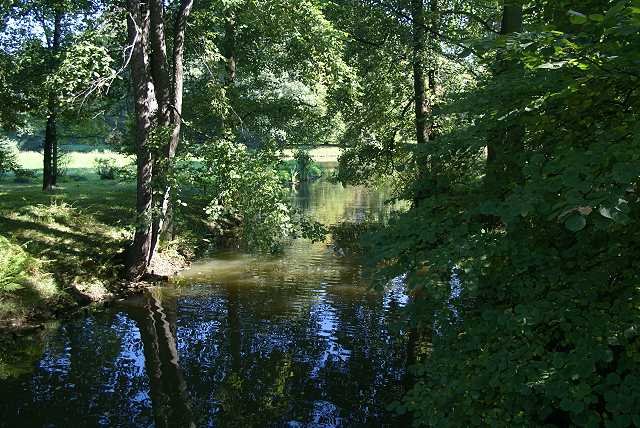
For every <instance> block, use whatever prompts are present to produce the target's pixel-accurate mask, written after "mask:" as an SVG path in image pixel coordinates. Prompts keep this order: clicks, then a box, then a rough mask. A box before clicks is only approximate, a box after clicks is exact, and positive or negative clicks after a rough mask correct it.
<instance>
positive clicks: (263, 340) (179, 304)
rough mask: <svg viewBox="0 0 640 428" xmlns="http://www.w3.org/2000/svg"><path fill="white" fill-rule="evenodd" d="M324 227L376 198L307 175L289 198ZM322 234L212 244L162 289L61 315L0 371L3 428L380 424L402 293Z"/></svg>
mask: <svg viewBox="0 0 640 428" xmlns="http://www.w3.org/2000/svg"><path fill="white" fill-rule="evenodd" d="M295 200H296V201H297V203H298V204H300V206H301V207H304V208H305V209H307V210H308V211H309V212H310V213H312V214H313V215H315V216H316V217H317V218H318V219H319V220H320V221H323V222H325V223H327V224H331V223H335V222H337V221H340V220H344V219H351V220H357V219H360V218H362V216H367V215H383V214H381V213H382V212H384V210H386V209H387V207H386V206H384V204H383V201H384V195H381V194H379V193H376V192H371V191H366V190H364V189H353V188H352V189H349V188H342V187H340V186H332V185H328V184H326V183H318V184H316V185H314V186H311V187H309V188H307V189H304V190H301V191H300V194H299V196H298V197H297V198H296V199H295ZM360 270H361V269H360V266H359V265H358V264H357V263H355V261H354V260H350V259H349V258H338V257H336V256H335V255H334V254H333V252H332V251H331V250H330V249H328V248H327V246H326V245H325V244H322V243H318V244H311V243H309V242H305V241H298V242H295V243H294V244H293V245H292V246H291V247H290V248H289V249H288V250H287V251H286V253H285V254H284V255H283V256H280V257H266V256H262V257H254V256H248V255H241V254H235V253H227V254H221V255H220V256H219V257H217V258H216V259H214V260H209V261H205V262H202V263H198V264H197V265H196V266H194V267H193V269H191V270H190V271H189V272H186V273H185V274H184V275H182V277H181V278H180V279H179V280H178V281H177V283H176V285H175V286H170V287H164V288H158V289H154V290H151V291H150V292H148V293H147V294H145V295H144V296H140V297H137V298H136V299H131V300H128V301H126V302H123V303H122V304H119V305H117V306H115V307H113V308H112V309H111V310H109V311H105V312H102V313H98V314H93V315H91V316H87V317H85V318H83V319H77V320H73V321H70V322H67V323H65V324H63V326H62V327H61V328H59V329H58V330H57V331H56V332H55V333H54V334H52V335H51V336H50V337H49V338H48V339H47V341H46V344H45V347H44V349H45V351H44V354H43V355H42V358H41V359H40V361H39V362H38V364H37V367H36V368H35V371H34V372H33V373H31V374H25V375H22V376H19V377H17V378H12V379H8V380H7V381H5V382H4V384H3V388H2V391H1V392H0V398H2V400H1V403H2V404H0V425H8V426H17V425H19V426H60V427H62V426H65V427H66V426H157V427H164V426H179V427H183V426H186V427H188V426H197V427H201V426H293V427H295V426H362V425H373V426H385V425H386V426H394V425H396V423H397V421H396V420H395V419H394V417H393V415H392V414H390V413H389V412H387V411H386V410H385V406H386V405H387V404H388V403H390V402H391V401H393V400H395V399H396V398H397V397H398V396H399V394H400V393H401V390H400V389H401V384H402V382H401V380H402V378H403V370H402V367H403V363H404V349H405V345H404V344H403V343H401V342H400V341H399V340H397V339H396V337H398V336H397V335H393V334H390V329H391V328H393V327H392V326H393V325H395V324H396V323H398V322H400V320H401V318H402V317H401V314H400V309H401V308H402V307H403V306H404V305H405V304H406V295H405V294H404V291H403V287H402V279H399V280H398V281H394V283H393V284H392V286H391V287H390V288H389V290H387V291H386V292H385V293H374V292H372V291H370V290H368V289H367V287H366V284H365V283H363V280H362V275H361V272H360Z"/></svg>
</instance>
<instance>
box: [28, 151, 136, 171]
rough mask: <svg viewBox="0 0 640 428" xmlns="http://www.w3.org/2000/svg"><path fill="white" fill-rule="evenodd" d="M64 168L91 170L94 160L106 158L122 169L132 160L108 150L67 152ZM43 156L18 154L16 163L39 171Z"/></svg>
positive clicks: (33, 153) (31, 153)
mask: <svg viewBox="0 0 640 428" xmlns="http://www.w3.org/2000/svg"><path fill="white" fill-rule="evenodd" d="M63 158H64V159H65V162H67V163H66V165H65V167H66V168H70V169H83V170H86V169H92V168H93V167H94V164H95V161H96V159H99V158H107V159H112V160H113V161H114V162H115V163H116V166H118V167H123V166H125V165H127V164H130V163H131V162H132V161H133V160H132V158H131V157H130V156H125V155H122V154H120V153H116V152H112V151H109V150H103V151H101V150H94V151H91V152H69V153H64V154H63ZM43 159H44V155H43V154H42V153H40V152H32V151H30V152H18V163H19V164H20V166H21V167H22V168H25V169H33V170H39V169H42V164H43Z"/></svg>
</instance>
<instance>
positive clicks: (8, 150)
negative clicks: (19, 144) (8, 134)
mask: <svg viewBox="0 0 640 428" xmlns="http://www.w3.org/2000/svg"><path fill="white" fill-rule="evenodd" d="M17 168H18V161H17V158H16V153H15V150H14V148H13V147H11V146H10V145H9V143H8V142H7V141H6V140H4V139H0V176H2V175H4V174H6V173H8V172H11V171H14V170H15V169H17Z"/></svg>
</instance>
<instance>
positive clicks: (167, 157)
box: [127, 0, 193, 279]
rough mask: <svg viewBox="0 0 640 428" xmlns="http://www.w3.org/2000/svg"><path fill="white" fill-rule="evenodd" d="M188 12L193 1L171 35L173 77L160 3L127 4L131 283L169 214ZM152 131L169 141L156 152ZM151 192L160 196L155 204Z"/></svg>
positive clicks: (144, 269)
mask: <svg viewBox="0 0 640 428" xmlns="http://www.w3.org/2000/svg"><path fill="white" fill-rule="evenodd" d="M192 6H193V0H182V1H181V3H180V8H179V10H178V15H177V17H176V26H175V34H174V50H173V68H174V70H173V74H172V75H171V74H170V67H169V64H168V57H167V49H166V35H165V22H164V19H165V17H164V9H163V8H164V6H163V2H162V1H160V0H149V1H148V2H146V3H145V2H143V3H139V2H138V1H135V0H129V1H128V9H129V13H130V18H129V20H128V30H129V44H130V45H132V46H133V52H132V57H131V63H130V68H131V79H132V84H133V87H134V90H133V92H134V97H135V104H136V108H135V115H136V147H137V158H138V194H137V196H138V202H137V206H136V208H137V215H138V221H137V224H136V234H135V237H134V242H133V245H132V247H131V249H130V252H129V257H128V261H127V269H128V275H129V277H131V278H134V279H137V278H140V277H141V276H142V275H144V274H145V273H147V270H148V268H149V265H150V263H151V261H152V259H153V257H154V256H155V254H156V251H157V247H158V243H159V240H160V237H161V235H162V233H163V232H164V230H165V225H166V222H165V220H166V218H167V217H168V215H169V212H170V198H169V196H170V193H171V187H170V181H169V178H168V176H169V174H170V171H171V164H172V161H173V159H174V156H175V152H176V148H177V145H178V141H179V139H180V123H181V120H182V92H183V86H184V84H183V75H184V71H183V57H184V35H185V31H186V23H187V18H188V16H189V14H190V12H191V8H192ZM153 127H157V128H156V129H158V130H159V131H160V132H159V133H158V136H166V138H167V141H165V142H164V144H163V145H162V146H161V148H160V149H159V150H158V149H156V150H152V148H151V147H150V141H149V135H150V132H151V130H152V128H153ZM165 131H168V134H167V133H166V132H165ZM154 188H155V189H156V190H157V194H159V195H161V196H160V197H157V198H156V199H155V200H154V198H153V194H154Z"/></svg>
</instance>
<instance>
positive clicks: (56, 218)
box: [0, 171, 135, 327]
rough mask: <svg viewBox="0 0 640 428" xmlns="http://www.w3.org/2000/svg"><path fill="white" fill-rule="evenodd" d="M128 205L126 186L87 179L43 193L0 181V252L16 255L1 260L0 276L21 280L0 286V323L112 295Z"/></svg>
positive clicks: (131, 196) (130, 193)
mask: <svg viewBox="0 0 640 428" xmlns="http://www.w3.org/2000/svg"><path fill="white" fill-rule="evenodd" d="M85 175H87V176H90V174H89V173H88V172H87V171H85ZM134 207H135V185H134V184H133V183H118V182H115V181H101V180H98V179H97V178H90V179H87V181H83V182H67V183H62V184H61V185H60V186H59V187H58V188H57V189H56V191H55V192H54V193H52V194H46V193H43V192H42V191H41V189H40V184H39V183H37V184H35V183H34V184H27V185H20V184H15V183H12V182H11V180H10V178H7V177H5V178H4V179H3V180H0V231H1V235H2V236H3V237H4V238H6V239H2V240H1V241H0V251H2V252H3V253H5V252H6V254H13V255H16V257H14V258H13V259H12V260H15V261H14V262H8V263H6V265H7V266H6V267H4V268H3V267H2V266H3V265H2V264H0V278H2V274H3V272H4V273H6V276H7V277H8V276H9V275H11V276H12V277H14V278H16V280H12V281H11V282H12V283H15V284H19V285H20V287H19V289H15V290H12V291H0V327H1V326H3V324H4V326H7V325H9V326H11V325H14V326H16V325H18V326H19V325H20V324H25V323H29V322H31V321H34V320H37V319H39V318H43V319H46V318H50V317H51V316H52V315H55V313H56V311H60V312H62V311H64V310H65V307H67V306H68V305H70V304H72V303H73V302H78V301H86V302H88V301H94V300H100V299H101V298H103V297H104V296H105V295H108V294H110V293H112V292H113V291H114V290H115V288H114V287H117V286H118V277H119V270H120V268H121V263H122V250H123V248H124V246H125V243H126V242H127V239H128V238H129V233H128V226H129V225H130V223H132V222H133V219H134ZM20 260H22V261H20ZM16 267H17V269H16ZM16 271H17V272H16ZM67 309H68V308H67Z"/></svg>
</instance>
